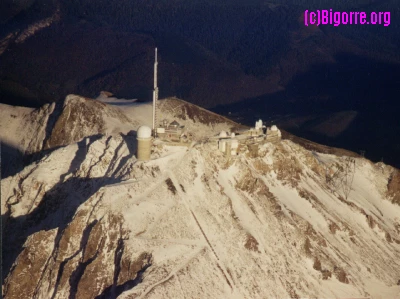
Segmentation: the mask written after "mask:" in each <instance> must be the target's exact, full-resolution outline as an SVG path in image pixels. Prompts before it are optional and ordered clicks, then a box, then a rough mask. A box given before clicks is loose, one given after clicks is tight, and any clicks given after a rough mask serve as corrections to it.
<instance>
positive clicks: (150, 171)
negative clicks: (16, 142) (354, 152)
mask: <svg viewBox="0 0 400 299" xmlns="http://www.w3.org/2000/svg"><path fill="white" fill-rule="evenodd" d="M104 101H107V100H104ZM108 101H109V102H110V103H111V102H113V101H114V104H115V105H114V107H110V105H108V104H101V103H100V105H101V107H103V106H104V107H106V108H104V109H111V110H107V111H114V109H121V113H124V115H125V116H126V118H127V119H128V121H127V122H131V123H132V122H133V120H136V121H137V122H138V123H143V122H145V121H146V120H147V121H148V120H149V119H148V118H147V117H146V115H147V114H146V113H150V108H151V106H150V105H148V104H136V103H133V102H132V103H131V105H125V106H122V105H118V103H117V101H116V100H112V99H108ZM77 103H81V100H77ZM90 103H92V102H90ZM93 105H97V103H96V104H93ZM76 107H80V106H79V105H77V106H76ZM96 107H97V106H96ZM117 107H119V108H117ZM160 107H161V108H160V110H161V111H162V114H163V116H164V117H165V118H167V119H173V118H178V116H180V119H181V120H179V121H180V122H181V123H182V124H185V125H186V126H187V127H188V128H189V129H192V130H193V132H195V133H196V134H195V139H196V140H197V142H193V143H192V145H191V146H188V147H183V146H170V145H167V144H165V143H158V144H156V145H154V146H153V154H152V160H151V161H148V162H138V161H137V160H136V157H135V147H136V144H135V143H136V141H135V139H136V138H135V136H134V134H133V135H130V134H124V133H117V131H118V130H116V131H114V132H110V134H109V135H107V136H105V135H103V136H99V137H98V138H95V139H90V138H89V142H86V141H85V139H81V141H78V142H77V140H74V139H73V138H71V139H66V140H67V141H68V142H66V143H68V144H65V145H63V146H60V147H58V148H57V149H53V150H51V151H49V152H48V153H47V154H46V155H45V156H44V157H43V158H42V159H40V160H39V161H36V162H34V163H32V164H30V165H28V166H27V167H25V168H24V169H23V170H21V171H20V172H18V173H17V174H15V175H13V176H9V177H7V178H5V179H3V180H2V182H1V185H2V193H1V205H2V219H3V242H4V244H9V245H8V246H7V247H5V248H4V250H3V260H4V261H3V265H4V268H3V277H5V281H4V282H3V295H4V296H5V298H116V297H118V298H160V297H166V298H304V297H307V298H309V297H319V298H320V297H324V298H327V297H329V298H345V297H368V298H397V297H399V296H400V286H399V285H398V282H399V280H400V263H399V260H400V216H399V215H400V206H399V205H398V198H399V196H400V189H399V188H398V181H399V180H398V178H399V175H398V170H396V169H394V168H392V167H390V166H387V165H384V164H382V163H380V164H373V163H371V162H370V161H368V160H366V159H362V158H357V157H353V158H349V157H347V156H336V155H333V154H326V153H320V152H318V151H317V150H318V148H317V147H314V148H313V151H310V150H307V149H305V148H304V147H302V146H300V145H298V144H296V143H294V141H296V140H293V141H291V140H288V139H287V140H283V141H282V142H281V143H279V144H276V145H273V144H266V145H264V146H262V147H261V149H260V156H259V157H257V158H251V157H250V156H249V155H248V154H247V153H243V154H240V155H239V156H237V157H234V158H231V159H227V158H225V156H223V155H222V153H220V152H219V151H218V150H217V147H216V144H213V143H212V142H207V138H206V137H207V136H210V135H213V134H214V133H217V132H218V131H219V130H222V129H225V130H226V129H229V128H230V127H232V126H233V125H234V123H231V122H229V121H227V120H226V119H224V118H218V117H215V115H213V114H208V115H207V114H206V111H205V110H201V111H202V112H203V116H201V117H198V115H201V114H200V113H199V111H200V110H197V111H196V112H195V115H192V117H190V115H191V112H190V111H191V109H199V108H195V107H194V106H192V105H190V104H187V103H185V102H183V101H179V100H176V99H169V100H166V101H164V102H163V101H161V103H160ZM188 107H191V108H188ZM92 108H93V107H91V109H92ZM172 108H173V109H172ZM188 109H189V110H188ZM70 112H71V114H70V115H74V114H76V113H78V115H79V110H77V111H76V110H74V111H72V110H71V111H70ZM96 113H97V112H96ZM96 113H93V115H96ZM116 113H117V112H116ZM81 115H86V113H84V114H81ZM214 117H215V118H214ZM61 119H63V118H58V121H57V122H60V123H62V124H63V127H68V126H70V122H71V120H72V119H73V118H65V120H61ZM66 119H69V120H68V121H67V120H66ZM119 119H124V118H123V117H121V118H119ZM207 119H208V120H209V124H205V122H207V121H204V120H207ZM57 122H56V123H57ZM80 126H82V127H83V128H82V131H83V132H85V134H86V133H88V134H91V133H93V131H90V130H89V131H85V130H86V126H85V125H83V124H82V123H81V124H80ZM54 128H57V124H56V125H55V126H54ZM132 129H136V127H135V125H133V124H132ZM54 131H57V130H56V129H53V132H54ZM64 132H71V131H67V130H65V131H64ZM96 134H97V133H96ZM77 136H78V135H77ZM396 296H397V297H396Z"/></svg>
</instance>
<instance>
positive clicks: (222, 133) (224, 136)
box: [219, 131, 228, 138]
mask: <svg viewBox="0 0 400 299" xmlns="http://www.w3.org/2000/svg"><path fill="white" fill-rule="evenodd" d="M219 137H221V138H226V137H228V134H226V132H225V131H221V133H219Z"/></svg>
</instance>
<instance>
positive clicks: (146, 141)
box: [137, 126, 152, 161]
mask: <svg viewBox="0 0 400 299" xmlns="http://www.w3.org/2000/svg"><path fill="white" fill-rule="evenodd" d="M151 133H152V130H151V128H149V127H147V126H141V127H139V129H138V130H137V141H138V143H137V144H138V147H137V159H138V160H139V161H148V160H150V154H151V144H152V138H151Z"/></svg>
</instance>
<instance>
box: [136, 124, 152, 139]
mask: <svg viewBox="0 0 400 299" xmlns="http://www.w3.org/2000/svg"><path fill="white" fill-rule="evenodd" d="M137 137H138V138H151V129H150V128H149V127H148V126H141V127H139V129H138V130H137Z"/></svg>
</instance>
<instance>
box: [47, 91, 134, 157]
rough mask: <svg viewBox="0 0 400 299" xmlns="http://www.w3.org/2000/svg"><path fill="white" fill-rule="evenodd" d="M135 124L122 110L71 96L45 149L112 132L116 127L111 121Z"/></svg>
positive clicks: (119, 123)
mask: <svg viewBox="0 0 400 299" xmlns="http://www.w3.org/2000/svg"><path fill="white" fill-rule="evenodd" d="M110 122H111V123H113V125H115V123H117V126H118V125H120V126H121V127H122V126H123V125H124V124H127V125H129V124H131V125H132V127H134V124H132V123H131V122H130V120H129V119H128V118H127V117H126V116H125V114H123V113H122V112H121V110H120V109H118V108H115V107H113V106H110V105H106V104H104V103H102V102H100V101H96V100H92V99H87V98H84V97H80V96H76V95H69V96H67V97H66V99H65V101H64V105H63V108H62V112H61V114H60V116H59V117H58V118H57V121H56V123H55V125H54V127H53V128H52V131H51V134H50V136H49V138H48V139H47V140H46V143H45V145H44V149H48V148H54V147H58V146H64V145H67V144H71V143H74V142H77V141H79V140H81V139H82V138H83V137H87V136H93V135H97V134H102V135H105V134H111V133H112V132H113V130H114V129H115V127H112V126H111V125H109V123H110Z"/></svg>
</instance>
